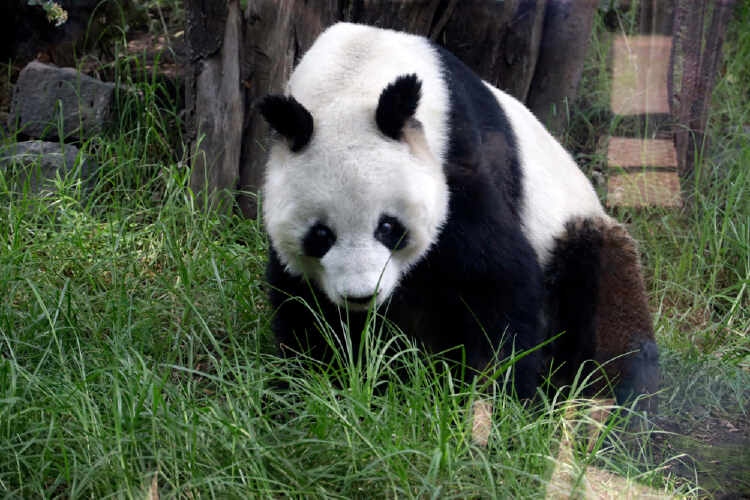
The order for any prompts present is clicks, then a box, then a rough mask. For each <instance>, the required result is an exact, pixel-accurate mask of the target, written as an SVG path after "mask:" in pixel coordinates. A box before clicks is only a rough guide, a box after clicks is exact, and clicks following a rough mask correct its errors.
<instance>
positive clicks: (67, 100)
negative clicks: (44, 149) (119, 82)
mask: <svg viewBox="0 0 750 500" xmlns="http://www.w3.org/2000/svg"><path fill="white" fill-rule="evenodd" d="M116 87H117V86H116V85H115V84H114V83H105V82H100V81H98V80H95V79H93V78H91V77H90V76H87V75H84V74H81V73H79V72H78V71H77V70H75V69H73V68H58V67H57V66H52V65H47V64H43V63H40V62H38V61H32V62H30V63H29V64H28V65H27V66H26V67H25V68H24V69H23V70H22V71H21V74H20V75H19V76H18V83H17V84H16V89H15V91H14V93H13V102H12V103H11V108H10V118H9V126H10V128H11V130H13V129H14V126H15V124H16V120H18V122H17V123H18V131H19V132H22V133H24V134H26V135H28V136H31V137H35V138H43V139H63V140H65V139H68V138H72V139H82V140H86V139H88V138H90V137H91V136H92V135H94V134H96V133H99V132H102V131H104V130H105V128H106V126H107V121H108V118H110V116H111V114H112V110H113V109H114V106H115V88H116ZM61 113H62V130H59V125H58V124H59V122H60V114H61Z"/></svg>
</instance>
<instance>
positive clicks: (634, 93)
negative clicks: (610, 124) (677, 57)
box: [612, 35, 672, 115]
mask: <svg viewBox="0 0 750 500" xmlns="http://www.w3.org/2000/svg"><path fill="white" fill-rule="evenodd" d="M671 49H672V38H671V37H669V36H661V35H640V36H628V37H626V36H623V35H619V36H617V37H616V38H615V41H614V44H613V65H612V77H613V86H612V111H613V112H614V113H615V114H616V115H646V114H669V101H668V100H667V70H668V68H669V53H670V51H671Z"/></svg>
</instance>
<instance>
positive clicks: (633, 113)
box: [607, 35, 681, 208]
mask: <svg viewBox="0 0 750 500" xmlns="http://www.w3.org/2000/svg"><path fill="white" fill-rule="evenodd" d="M671 47H672V38H671V37H669V36H661V35H642V36H624V35H618V37H617V38H616V39H615V42H614V48H613V67H612V75H613V84H612V111H613V112H614V113H615V114H616V115H618V116H620V117H637V118H639V119H641V120H642V121H644V122H648V121H649V120H650V121H652V122H664V121H665V117H668V116H669V102H668V100H667V69H668V67H669V53H670V50H671ZM657 137H658V135H657ZM608 156H609V180H608V183H607V207H609V208H611V207H616V206H628V207H644V206H655V205H659V206H667V207H678V206H680V205H681V199H680V179H679V177H678V175H677V156H676V153H675V150H674V145H673V144H672V140H671V139H670V138H663V139H662V138H655V139H650V138H622V137H612V138H610V140H609V146H608Z"/></svg>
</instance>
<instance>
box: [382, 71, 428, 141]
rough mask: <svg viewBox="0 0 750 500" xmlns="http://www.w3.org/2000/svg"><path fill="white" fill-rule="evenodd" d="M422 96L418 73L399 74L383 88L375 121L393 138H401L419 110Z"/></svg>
mask: <svg viewBox="0 0 750 500" xmlns="http://www.w3.org/2000/svg"><path fill="white" fill-rule="evenodd" d="M421 96H422V82H421V81H420V80H419V78H417V75H416V74H412V75H403V76H399V77H398V78H396V81H395V82H393V83H391V84H389V85H388V86H387V87H386V88H385V89H383V92H382V93H381V94H380V100H379V101H378V109H377V111H375V122H376V123H377V124H378V128H379V129H380V131H381V132H383V133H384V134H385V135H387V136H388V137H390V138H391V139H396V140H397V141H399V140H401V139H402V138H403V136H404V125H406V122H407V120H409V118H411V117H412V116H414V112H415V111H417V106H418V105H419V98H420V97H421Z"/></svg>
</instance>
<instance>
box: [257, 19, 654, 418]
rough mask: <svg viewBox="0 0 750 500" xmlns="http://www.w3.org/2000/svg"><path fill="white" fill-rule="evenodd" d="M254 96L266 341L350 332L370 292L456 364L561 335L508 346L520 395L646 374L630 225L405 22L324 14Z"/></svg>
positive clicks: (317, 348) (303, 348)
mask: <svg viewBox="0 0 750 500" xmlns="http://www.w3.org/2000/svg"><path fill="white" fill-rule="evenodd" d="M259 111H260V113H261V114H262V115H263V116H264V117H265V119H266V120H267V122H268V123H269V125H270V126H271V128H272V129H274V130H275V131H276V134H275V135H274V136H273V137H272V138H271V141H270V144H269V149H268V159H267V164H266V172H265V181H264V185H263V186H262V190H261V193H262V201H263V203H262V214H263V221H264V223H265V228H266V230H267V233H268V236H269V240H270V254H269V260H268V265H267V271H266V280H267V282H268V285H269V301H270V304H271V306H272V308H273V310H274V314H273V318H272V324H271V326H272V330H273V333H274V335H275V338H276V343H277V347H278V351H279V354H280V355H281V356H284V357H289V356H296V355H298V354H299V353H307V355H310V356H313V357H314V358H316V359H319V360H321V361H323V362H327V361H330V360H331V359H332V353H331V349H332V348H333V347H332V346H331V345H329V343H328V342H327V341H326V340H325V338H324V336H323V334H322V333H321V329H320V326H319V320H318V318H317V317H316V314H322V316H323V318H324V319H325V320H326V322H327V323H328V324H329V325H332V326H333V327H334V329H336V331H337V335H341V336H343V335H349V336H350V337H351V339H350V340H351V342H352V344H353V345H354V346H355V349H356V346H357V345H358V342H359V335H360V332H361V331H362V329H363V328H364V324H365V320H366V318H367V313H368V311H370V310H372V309H375V310H377V312H378V313H381V314H384V315H386V317H387V318H388V319H389V320H390V321H391V322H392V323H394V324H395V325H396V326H397V327H398V328H400V329H401V330H402V331H403V332H404V333H406V334H407V335H409V336H412V337H413V338H415V339H417V340H418V341H419V342H420V343H421V344H422V345H423V346H425V348H426V349H428V350H430V351H433V352H447V353H449V354H448V356H454V357H455V361H456V362H459V363H461V364H462V365H464V366H465V368H466V370H465V373H466V374H468V376H472V374H474V375H476V374H479V373H488V372H490V373H491V372H492V370H493V368H494V367H497V366H498V365H499V364H500V362H502V361H503V360H504V359H506V358H507V357H508V356H510V355H511V354H512V353H513V352H519V351H527V350H531V349H533V348H535V347H537V346H539V345H540V344H542V343H544V342H545V341H546V340H548V339H551V338H555V337H556V336H557V335H558V334H561V335H560V336H559V337H556V338H555V340H554V341H552V342H551V343H548V344H546V345H545V347H544V348H543V349H538V350H536V351H534V352H533V353H531V354H529V355H527V356H525V357H523V358H522V359H520V360H518V361H517V362H516V364H515V366H514V368H513V370H514V372H513V388H514V391H515V393H516V395H517V396H518V397H519V398H521V399H532V398H534V396H535V394H536V393H537V391H538V388H539V387H540V385H541V384H542V381H543V380H545V379H547V380H550V379H551V381H552V382H553V384H554V385H556V386H558V387H564V386H566V385H569V384H571V383H572V381H573V378H574V377H575V376H576V374H577V373H579V370H580V369H581V367H582V366H584V371H588V373H591V372H593V370H595V369H598V368H600V367H601V370H602V371H603V373H602V374H601V376H597V377H593V379H596V380H597V381H598V382H596V383H593V384H590V387H589V388H588V390H589V391H591V392H592V394H593V393H598V392H599V391H602V390H604V391H607V390H611V391H613V392H614V396H615V397H616V398H617V400H618V403H622V404H625V403H628V402H630V401H633V400H634V399H636V398H638V397H639V396H648V395H649V394H653V393H655V392H656V391H657V388H658V355H657V348H656V344H655V342H654V333H653V329H652V322H651V318H650V314H649V310H648V304H647V300H646V293H645V288H644V285H643V281H642V273H641V269H640V262H639V256H638V251H637V248H636V245H635V242H634V241H633V239H632V238H631V237H630V236H628V234H627V233H626V231H625V230H624V228H623V227H622V226H621V225H619V224H618V223H617V222H615V221H614V220H613V219H612V218H610V217H609V216H608V215H607V214H606V213H605V211H604V210H603V208H602V206H601V203H600V201H599V199H598V197H597V194H596V192H595V190H594V189H593V187H592V186H591V184H590V183H589V181H588V180H587V178H586V177H585V175H584V174H583V173H582V172H581V171H580V169H579V168H578V166H577V165H576V164H575V162H574V161H573V159H572V158H571V156H570V155H569V154H568V153H567V152H566V151H565V149H564V148H563V147H562V146H561V145H560V144H559V143H558V142H557V141H556V140H555V139H554V138H553V137H552V136H551V135H550V134H549V133H548V132H547V130H546V128H545V127H544V126H543V125H542V124H541V123H540V122H539V121H538V120H537V119H536V118H535V117H534V115H532V113H531V112H530V111H529V110H528V109H527V108H526V107H525V106H524V105H523V104H522V103H520V102H519V101H517V100H516V99H514V98H512V97H510V96H509V95H507V94H505V93H504V92H502V91H500V90H498V89H496V88H494V87H492V86H490V85H489V84H487V83H486V82H484V81H482V80H481V79H480V78H479V77H478V76H477V75H476V74H475V73H473V72H472V71H471V70H470V69H469V68H468V67H467V66H465V65H464V64H463V63H462V62H461V61H459V60H458V59H457V58H456V57H454V56H453V55H452V54H450V53H449V52H447V51H446V50H444V49H443V48H441V47H439V46H437V45H434V44H432V43H431V42H430V41H428V40H427V39H425V38H423V37H420V36H415V35H410V34H406V33H401V32H396V31H391V30H386V29H380V28H375V27H370V26H365V25H357V24H349V23H340V24H336V25H334V26H332V27H330V28H328V29H327V30H326V31H325V32H324V33H322V34H321V35H320V36H319V37H318V39H317V40H316V41H315V43H314V44H313V45H312V47H311V48H310V49H309V50H308V51H307V53H306V54H305V55H304V57H302V59H301V60H300V61H299V64H298V65H297V67H296V69H295V70H294V71H293V73H292V75H291V77H290V78H289V81H288V84H287V86H286V90H285V92H284V94H283V95H269V96H267V97H266V98H265V99H264V100H262V101H261V102H260V104H259ZM290 297H296V298H301V300H290ZM313 311H314V312H313ZM343 318H345V319H346V321H344V319H343ZM347 321H348V328H345V327H344V326H342V324H343V323H346V322H347ZM355 352H356V350H355ZM450 353H454V354H450ZM586 367H588V368H586ZM550 374H553V375H552V376H551V377H550ZM654 399H655V398H648V397H643V398H641V399H640V402H639V404H640V405H641V409H645V410H650V411H654V410H655V401H654Z"/></svg>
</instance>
